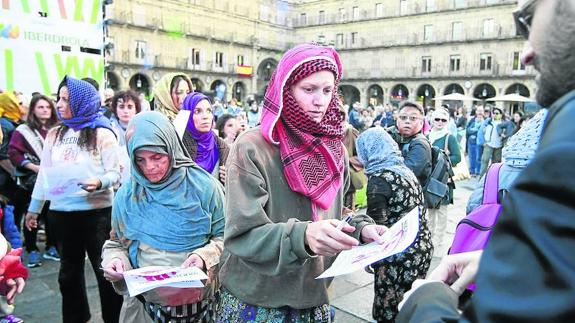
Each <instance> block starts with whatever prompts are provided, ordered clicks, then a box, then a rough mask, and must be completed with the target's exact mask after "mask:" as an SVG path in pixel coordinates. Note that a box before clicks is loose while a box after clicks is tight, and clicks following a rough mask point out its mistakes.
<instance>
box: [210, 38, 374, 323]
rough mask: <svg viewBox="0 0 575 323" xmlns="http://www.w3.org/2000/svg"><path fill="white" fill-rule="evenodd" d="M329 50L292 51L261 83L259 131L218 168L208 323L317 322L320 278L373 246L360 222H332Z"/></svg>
mask: <svg viewBox="0 0 575 323" xmlns="http://www.w3.org/2000/svg"><path fill="white" fill-rule="evenodd" d="M341 70H342V68H341V62H340V59H339V55H338V54H337V52H336V51H335V50H334V49H332V48H329V47H323V46H317V45H310V44H308V45H300V46H297V47H295V48H293V49H291V50H290V51H288V52H287V53H285V54H284V56H283V57H282V59H281V61H280V63H279V65H278V68H277V70H276V72H275V73H274V75H273V77H272V80H271V81H270V84H269V85H268V88H267V91H266V95H265V101H264V108H263V112H262V119H261V126H260V127H256V128H254V129H251V130H248V131H246V132H245V133H243V134H242V135H240V137H238V138H237V139H236V142H235V144H234V146H233V147H232V151H231V153H230V157H229V159H228V163H227V168H228V176H227V180H226V192H228V194H227V195H226V229H225V238H224V245H225V247H224V255H223V256H222V264H221V270H220V279H221V281H222V286H223V287H222V293H221V298H220V309H219V313H218V315H217V321H218V322H245V321H249V322H271V321H274V322H275V321H276V320H277V321H282V322H283V320H290V322H327V321H329V320H330V308H329V299H328V296H327V288H328V286H329V283H330V281H329V280H321V279H320V280H316V279H315V277H317V276H319V275H320V274H321V273H322V272H323V271H324V270H325V269H327V268H328V267H329V266H330V265H331V263H332V262H333V260H334V256H335V255H336V254H337V253H339V252H340V251H342V250H346V249H350V248H351V247H353V246H355V245H358V244H359V243H360V241H361V242H371V241H374V240H376V239H377V238H378V237H379V235H380V234H382V233H383V231H385V227H381V226H377V225H374V224H373V221H372V220H371V219H370V218H369V217H367V216H361V215H358V216H355V217H354V218H353V219H352V220H351V221H350V222H349V224H343V223H342V225H343V226H342V229H337V228H336V227H337V226H338V224H340V223H341V222H342V221H341V220H340V219H341V218H342V211H343V195H344V192H345V186H347V185H348V182H349V179H348V171H347V169H346V168H345V165H347V164H348V161H347V159H348V158H347V154H346V151H345V148H344V146H343V143H342V139H343V127H342V121H343V120H342V117H341V115H340V113H339V109H338V101H337V97H336V91H337V85H338V83H339V81H340V79H341Z"/></svg>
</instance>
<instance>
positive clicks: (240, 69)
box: [236, 65, 254, 76]
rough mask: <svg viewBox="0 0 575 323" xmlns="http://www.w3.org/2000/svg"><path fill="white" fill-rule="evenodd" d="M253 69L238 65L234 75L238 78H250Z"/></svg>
mask: <svg viewBox="0 0 575 323" xmlns="http://www.w3.org/2000/svg"><path fill="white" fill-rule="evenodd" d="M253 70H254V68H253V67H252V66H245V65H238V66H236V73H237V74H238V75H239V76H252V72H253Z"/></svg>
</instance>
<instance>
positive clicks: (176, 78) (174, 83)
mask: <svg viewBox="0 0 575 323" xmlns="http://www.w3.org/2000/svg"><path fill="white" fill-rule="evenodd" d="M180 81H186V83H188V86H189V87H190V92H194V85H193V84H192V82H191V81H190V79H189V78H187V77H184V76H183V75H176V76H174V78H173V79H172V82H170V94H172V92H173V91H174V89H175V88H176V86H178V84H180Z"/></svg>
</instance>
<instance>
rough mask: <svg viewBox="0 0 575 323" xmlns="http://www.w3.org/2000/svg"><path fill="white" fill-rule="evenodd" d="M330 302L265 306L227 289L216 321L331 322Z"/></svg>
mask: <svg viewBox="0 0 575 323" xmlns="http://www.w3.org/2000/svg"><path fill="white" fill-rule="evenodd" d="M331 321H332V320H331V313H330V306H329V304H323V305H321V306H318V307H312V308H306V309H301V310H298V309H295V308H291V307H287V306H284V307H280V308H265V307H259V306H254V305H250V304H247V303H244V302H243V301H241V300H240V299H239V298H237V297H235V296H234V295H232V294H231V293H230V292H228V291H227V290H225V289H223V288H222V289H221V291H220V303H219V305H218V310H217V313H216V322H218V323H228V322H238V323H239V322H246V323H247V322H252V323H260V322H261V323H264V322H265V323H325V322H331Z"/></svg>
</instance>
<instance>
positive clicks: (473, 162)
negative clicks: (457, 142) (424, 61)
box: [467, 143, 481, 175]
mask: <svg viewBox="0 0 575 323" xmlns="http://www.w3.org/2000/svg"><path fill="white" fill-rule="evenodd" d="M479 148H480V146H479V145H476V144H471V143H470V144H469V145H467V152H468V154H469V173H470V174H471V175H477V174H479V171H480V170H481V154H480V153H479Z"/></svg>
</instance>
